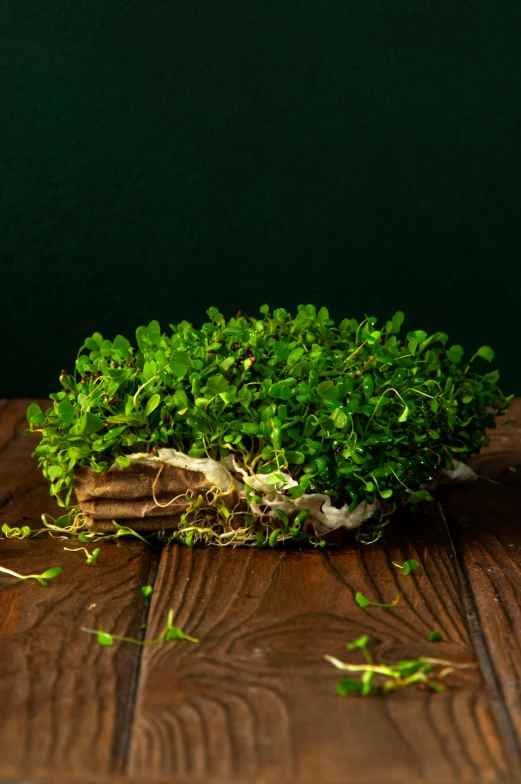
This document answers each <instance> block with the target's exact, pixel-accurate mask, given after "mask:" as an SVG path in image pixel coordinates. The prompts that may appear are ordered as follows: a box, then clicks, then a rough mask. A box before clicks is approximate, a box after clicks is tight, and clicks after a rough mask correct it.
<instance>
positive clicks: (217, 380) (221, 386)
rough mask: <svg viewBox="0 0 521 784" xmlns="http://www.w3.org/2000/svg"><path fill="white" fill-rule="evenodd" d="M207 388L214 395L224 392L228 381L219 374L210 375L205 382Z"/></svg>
mask: <svg viewBox="0 0 521 784" xmlns="http://www.w3.org/2000/svg"><path fill="white" fill-rule="evenodd" d="M206 386H207V387H208V389H211V390H212V392H214V393H215V394H216V395H219V394H221V393H222V392H226V391H227V389H228V381H227V380H226V379H225V377H224V376H223V375H221V374H219V375H217V376H212V377H211V378H209V379H208V380H207V382H206Z"/></svg>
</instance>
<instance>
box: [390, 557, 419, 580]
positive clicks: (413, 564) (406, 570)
mask: <svg viewBox="0 0 521 784" xmlns="http://www.w3.org/2000/svg"><path fill="white" fill-rule="evenodd" d="M393 566H396V567H397V568H398V569H401V570H402V574H403V575H404V576H405V577H407V575H408V574H411V572H415V571H416V569H419V568H420V564H419V563H418V561H416V560H415V559H414V558H411V559H410V560H409V561H405V563H403V564H399V563H396V561H393Z"/></svg>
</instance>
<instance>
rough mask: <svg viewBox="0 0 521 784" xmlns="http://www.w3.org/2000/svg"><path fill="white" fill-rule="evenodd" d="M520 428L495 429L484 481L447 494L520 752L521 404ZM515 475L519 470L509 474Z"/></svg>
mask: <svg viewBox="0 0 521 784" xmlns="http://www.w3.org/2000/svg"><path fill="white" fill-rule="evenodd" d="M510 413H511V416H512V417H518V421H517V422H516V423H512V424H509V425H508V426H507V427H500V428H498V429H497V430H491V431H490V432H489V435H490V437H491V439H492V441H491V444H490V446H489V447H487V448H486V449H485V450H483V452H482V453H481V454H480V455H479V456H477V457H476V458H474V459H473V461H472V464H473V466H474V468H475V469H476V471H477V472H478V473H479V474H480V476H481V477H482V478H480V479H479V480H478V481H477V482H475V483H474V484H473V485H472V486H469V487H464V488H463V487H462V488H454V489H451V490H450V491H449V490H446V491H445V492H444V494H443V508H444V511H445V515H446V518H447V522H448V526H449V530H450V534H451V537H452V539H453V541H454V543H455V549H456V552H457V555H458V558H459V560H460V564H461V569H462V572H463V575H464V579H465V580H466V581H467V582H468V585H469V587H470V589H471V591H472V601H473V604H474V610H475V612H476V613H477V621H476V622H477V625H478V626H479V627H480V629H481V633H482V634H483V636H484V641H485V654H486V655H487V656H488V657H489V659H490V661H491V664H492V670H493V673H494V678H496V681H497V684H498V689H499V693H500V695H501V697H502V699H503V700H504V703H505V704H506V707H507V711H508V713H507V719H508V722H509V726H507V727H506V728H505V732H504V735H505V736H506V734H507V733H508V731H509V729H510V731H511V732H512V734H513V736H514V737H513V740H512V742H511V746H512V753H517V754H519V747H520V746H521V400H519V399H518V400H515V401H514V402H513V404H512V407H511V411H510ZM512 468H513V469H514V470H513V471H512V470H510V469H512Z"/></svg>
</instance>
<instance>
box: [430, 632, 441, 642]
mask: <svg viewBox="0 0 521 784" xmlns="http://www.w3.org/2000/svg"><path fill="white" fill-rule="evenodd" d="M442 641H443V634H442V633H441V632H436V631H434V632H431V633H430V634H429V642H442Z"/></svg>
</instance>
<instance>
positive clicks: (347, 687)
mask: <svg viewBox="0 0 521 784" xmlns="http://www.w3.org/2000/svg"><path fill="white" fill-rule="evenodd" d="M429 640H430V641H431V642H437V641H440V640H441V635H440V633H439V632H432V633H431V636H430V637H429ZM368 643H369V637H368V636H367V635H366V634H364V635H362V637H359V638H358V639H357V640H354V641H353V642H350V643H347V646H346V647H347V648H348V650H350V651H353V650H360V651H362V654H363V657H364V659H365V664H348V663H346V662H342V661H340V660H339V659H337V658H335V657H334V656H325V657H324V658H325V659H326V660H327V661H329V662H331V664H334V666H335V667H337V668H338V669H339V670H344V671H347V672H350V673H353V674H357V675H359V676H360V677H359V678H349V677H345V678H341V679H340V680H339V681H338V683H337V686H336V690H337V693H338V694H340V695H341V696H345V695H348V694H359V695H361V696H362V697H367V696H369V695H370V694H377V695H378V694H379V695H385V694H390V693H391V692H394V691H398V690H399V689H405V688H407V687H408V686H420V687H422V686H423V687H424V688H428V689H430V690H431V691H435V692H442V691H445V686H443V684H442V683H440V681H441V680H442V679H443V678H445V677H446V676H447V675H449V674H450V673H451V672H453V671H454V670H455V669H466V668H468V667H475V666H476V665H475V664H474V663H470V664H455V663H454V662H449V661H445V660H444V659H433V658H430V657H424V656H420V657H419V658H418V659H415V660H413V661H398V662H395V663H394V664H376V663H375V662H374V661H373V657H372V656H371V654H370V653H369V651H368V649H367V645H368ZM436 666H439V667H442V669H441V670H440V671H439V672H436V673H435V672H434V669H435V667H436Z"/></svg>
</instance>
